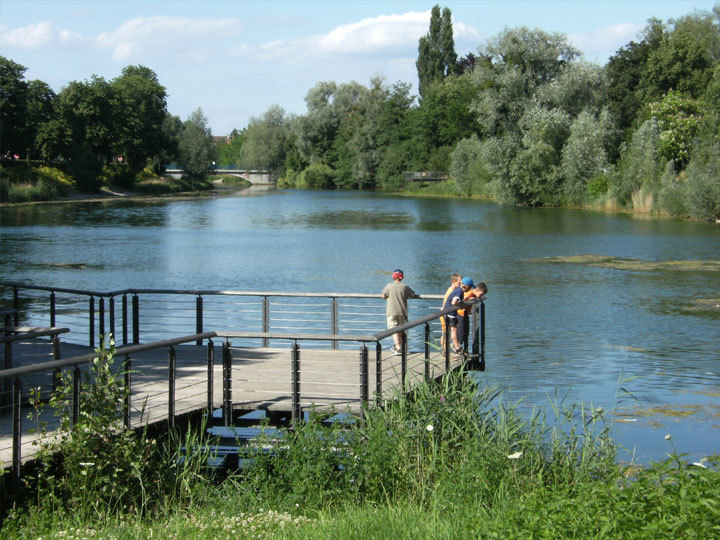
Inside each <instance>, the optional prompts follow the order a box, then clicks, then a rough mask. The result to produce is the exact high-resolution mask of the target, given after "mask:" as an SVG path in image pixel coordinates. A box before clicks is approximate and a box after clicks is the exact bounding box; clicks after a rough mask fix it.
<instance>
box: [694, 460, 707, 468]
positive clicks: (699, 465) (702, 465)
mask: <svg viewBox="0 0 720 540" xmlns="http://www.w3.org/2000/svg"><path fill="white" fill-rule="evenodd" d="M693 465H695V466H696V467H701V468H703V469H707V466H706V465H705V464H704V463H701V462H699V461H695V462H694V463H693Z"/></svg>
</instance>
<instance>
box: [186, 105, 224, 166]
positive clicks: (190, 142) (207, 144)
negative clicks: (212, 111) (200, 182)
mask: <svg viewBox="0 0 720 540" xmlns="http://www.w3.org/2000/svg"><path fill="white" fill-rule="evenodd" d="M179 153H180V155H179V157H178V161H179V162H180V165H181V166H182V168H183V171H184V172H185V174H186V175H188V176H189V177H191V178H197V179H205V178H206V177H207V175H208V172H209V170H210V168H211V167H212V164H213V161H214V160H215V159H216V147H215V143H214V141H213V138H212V133H211V132H210V128H209V127H208V125H207V118H206V117H205V115H204V114H203V111H202V109H201V108H200V107H198V108H197V109H196V110H195V111H193V112H192V113H191V114H190V116H189V117H188V119H187V120H186V121H185V123H184V124H183V130H182V133H181V134H180V140H179Z"/></svg>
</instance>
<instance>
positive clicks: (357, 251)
mask: <svg viewBox="0 0 720 540" xmlns="http://www.w3.org/2000/svg"><path fill="white" fill-rule="evenodd" d="M0 226H1V229H0V279H1V280H4V281H15V282H23V283H30V284H35V285H46V286H50V285H52V286H57V287H65V288H77V289H89V290H100V291H109V290H118V289H124V288H164V289H198V288H202V289H206V290H263V291H300V292H357V293H379V291H380V290H381V289H382V287H383V286H384V285H385V283H387V282H388V281H389V280H390V272H391V271H392V270H393V269H394V268H397V267H400V268H402V269H403V270H404V271H405V280H406V282H407V283H408V284H409V285H411V286H412V287H413V288H414V289H415V290H416V291H417V292H419V293H420V294H422V293H426V294H431V293H432V294H442V293H444V291H445V289H446V288H447V286H448V284H449V283H448V282H449V276H450V273H452V272H454V271H457V272H461V273H462V274H463V275H465V276H470V277H472V278H473V279H474V280H475V281H476V282H477V281H484V282H485V283H487V285H488V287H489V293H488V297H487V301H486V306H487V308H486V309H487V371H486V372H484V373H480V374H478V378H479V379H480V380H482V381H487V383H488V384H491V385H497V386H499V387H501V388H502V389H504V399H505V400H507V401H511V402H512V401H516V400H518V399H520V398H524V400H523V402H522V404H521V405H520V408H521V409H522V410H529V409H530V408H531V407H533V406H539V407H547V406H548V404H549V403H550V400H551V399H552V400H554V399H555V396H556V395H557V396H559V397H560V398H565V400H566V401H567V402H568V403H573V402H578V401H582V402H585V403H587V404H592V405H593V406H594V407H599V406H601V407H603V409H604V410H605V411H606V416H607V418H608V419H610V420H613V421H614V428H613V429H614V433H615V438H616V439H617V440H618V441H619V442H620V443H622V444H623V445H624V446H625V447H626V448H627V449H628V451H627V452H621V455H620V456H619V457H620V459H629V458H630V455H631V454H632V453H634V455H635V459H637V460H640V461H647V460H648V459H659V458H663V457H664V456H665V454H666V453H667V452H671V451H672V450H673V446H672V445H673V444H674V445H675V449H676V450H677V451H678V452H686V453H688V457H687V459H689V460H692V461H697V460H699V459H700V458H701V457H703V456H705V455H709V454H713V453H716V452H719V451H720V346H719V344H720V227H719V226H717V225H715V224H707V223H690V222H683V221H673V220H663V219H648V218H645V217H638V216H634V215H630V214H621V213H610V212H599V211H587V210H572V209H527V208H508V207H502V206H499V205H497V204H494V203H492V202H487V201H478V200H459V199H457V200H456V199H443V198H413V197H403V196H393V195H387V194H378V193H367V192H338V191H333V192H327V191H319V192H304V191H253V190H252V189H251V190H247V191H243V192H238V193H235V194H233V195H222V196H218V197H199V198H193V199H184V200H172V199H155V200H153V201H128V200H112V201H102V202H97V201H92V202H62V203H47V204H35V205H18V206H6V207H2V208H0ZM0 298H1V299H2V301H1V302H0V303H1V304H2V305H4V306H7V305H8V304H9V298H11V296H10V291H9V290H3V289H1V288H0ZM621 381H624V382H621ZM630 394H631V395H630ZM613 411H614V413H615V414H612V413H613ZM667 434H670V435H671V436H672V440H671V441H670V442H669V441H667V440H666V439H665V436H666V435H667Z"/></svg>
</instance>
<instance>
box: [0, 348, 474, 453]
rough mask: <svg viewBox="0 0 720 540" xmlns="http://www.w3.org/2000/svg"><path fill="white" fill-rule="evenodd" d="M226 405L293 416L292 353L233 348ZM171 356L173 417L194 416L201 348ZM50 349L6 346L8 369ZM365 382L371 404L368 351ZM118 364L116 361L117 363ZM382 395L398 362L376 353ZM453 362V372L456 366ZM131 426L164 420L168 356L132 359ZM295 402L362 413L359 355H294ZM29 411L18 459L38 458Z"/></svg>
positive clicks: (218, 370) (3, 442)
mask: <svg viewBox="0 0 720 540" xmlns="http://www.w3.org/2000/svg"><path fill="white" fill-rule="evenodd" d="M231 350H232V356H233V362H232V364H233V369H232V402H233V408H235V409H241V410H255V409H266V410H268V411H274V412H279V413H287V414H288V416H289V415H290V411H291V410H292V380H291V353H290V348H289V347H284V348H278V347H273V348H247V347H237V348H232V349H231ZM175 351H176V382H175V395H176V404H175V412H176V414H180V413H183V412H189V411H196V410H200V409H203V408H205V407H206V406H207V394H206V392H207V346H195V345H180V346H177V347H175ZM89 352H90V349H89V347H83V346H79V345H73V344H68V343H63V344H62V345H61V355H62V358H70V357H72V356H77V355H81V354H87V353H89ZM50 356H51V347H50V344H49V341H46V340H42V339H39V340H28V341H23V342H19V343H16V344H15V346H14V347H13V363H14V365H15V366H22V365H31V364H33V363H40V362H45V361H48V360H49V359H50ZM368 357H369V358H368V382H369V385H368V386H369V397H370V401H371V403H374V401H375V392H376V361H375V350H374V348H373V349H372V350H370V351H369V355H368ZM120 361H122V358H117V359H116V362H120ZM382 361H383V368H382V373H381V378H382V392H383V396H384V397H386V398H391V397H394V396H395V395H397V394H396V393H397V392H398V391H400V388H401V380H400V379H401V377H400V373H401V357H400V356H392V355H390V353H389V352H388V351H384V352H383V360H382ZM460 363H461V360H460V359H459V358H456V359H454V360H453V362H452V366H451V367H452V368H455V367H457V366H458V365H460ZM430 364H431V365H430V371H431V376H433V377H437V376H439V375H441V374H442V373H443V372H444V371H445V364H444V359H443V358H442V357H441V355H440V354H439V353H437V352H435V353H434V354H433V355H432V356H431V360H430ZM222 369H223V367H222V346H221V344H220V343H218V342H216V343H215V364H214V368H213V378H214V381H213V383H214V384H213V397H214V399H213V408H218V407H220V406H221V405H222V395H223V392H222ZM131 371H132V388H133V392H132V399H131V423H132V425H133V426H139V425H143V424H144V423H153V422H157V421H162V420H166V419H167V415H168V351H167V349H163V350H154V351H147V352H144V353H138V354H137V355H133V357H132V367H131ZM424 372H425V363H424V360H423V355H422V354H421V353H419V352H411V353H409V354H408V363H407V373H408V384H409V386H410V387H412V386H414V385H415V384H417V383H418V382H419V381H421V380H422V379H423V377H424ZM51 382H52V378H51V375H50V374H42V375H31V376H28V377H26V378H24V379H23V389H24V395H26V396H27V395H29V389H30V388H31V387H35V386H42V387H43V388H45V389H46V393H47V392H48V391H49V388H50V385H51ZM300 394H301V398H300V402H301V406H302V408H303V409H305V410H310V409H315V410H320V411H333V410H334V411H335V412H348V411H349V412H352V413H359V412H360V411H361V405H362V404H361V400H360V354H359V349H354V350H353V349H350V350H348V349H340V350H332V349H318V348H310V347H307V348H301V349H300ZM29 413H31V408H30V407H24V408H23V430H22V456H23V461H25V460H27V459H30V458H31V457H32V456H33V455H35V454H36V453H37V450H38V447H37V446H35V445H33V442H35V441H37V439H38V434H37V433H31V432H30V431H31V429H33V428H35V427H36V426H35V425H34V424H33V423H32V422H31V421H29V420H28V414H29ZM40 420H41V421H42V422H46V423H47V430H48V432H52V431H53V430H55V429H57V425H58V419H57V418H55V417H54V416H53V414H52V412H51V411H50V410H49V407H45V409H44V411H43V413H42V416H41V419H40ZM11 461H12V418H11V406H10V405H9V404H5V405H3V404H2V403H0V467H8V466H9V465H10V464H11Z"/></svg>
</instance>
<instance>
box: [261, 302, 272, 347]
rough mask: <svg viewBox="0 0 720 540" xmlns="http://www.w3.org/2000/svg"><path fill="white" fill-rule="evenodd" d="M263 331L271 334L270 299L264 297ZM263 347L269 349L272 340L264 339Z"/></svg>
mask: <svg viewBox="0 0 720 540" xmlns="http://www.w3.org/2000/svg"><path fill="white" fill-rule="evenodd" d="M262 331H263V332H270V299H269V298H268V297H267V296H263V303H262ZM262 346H263V347H269V346H270V340H269V339H268V338H263V340H262Z"/></svg>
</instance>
